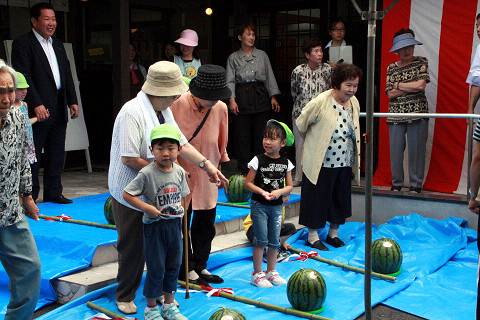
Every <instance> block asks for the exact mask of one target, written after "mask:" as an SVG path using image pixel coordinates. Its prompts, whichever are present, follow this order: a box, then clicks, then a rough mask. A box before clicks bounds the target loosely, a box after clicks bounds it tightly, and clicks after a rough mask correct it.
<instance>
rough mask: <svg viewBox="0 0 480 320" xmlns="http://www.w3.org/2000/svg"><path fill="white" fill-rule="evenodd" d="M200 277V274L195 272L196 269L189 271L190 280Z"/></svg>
mask: <svg viewBox="0 0 480 320" xmlns="http://www.w3.org/2000/svg"><path fill="white" fill-rule="evenodd" d="M198 278H200V277H199V276H198V274H197V273H196V272H195V270H192V271H189V272H188V279H189V280H197V279H198Z"/></svg>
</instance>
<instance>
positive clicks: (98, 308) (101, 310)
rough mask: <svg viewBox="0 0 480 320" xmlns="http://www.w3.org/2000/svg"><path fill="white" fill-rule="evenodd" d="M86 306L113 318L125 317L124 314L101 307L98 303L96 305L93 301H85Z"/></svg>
mask: <svg viewBox="0 0 480 320" xmlns="http://www.w3.org/2000/svg"><path fill="white" fill-rule="evenodd" d="M87 307H89V308H91V309H93V310H97V311H99V312H101V313H104V314H106V315H107V316H109V317H110V318H113V319H126V320H127V318H125V317H124V316H122V315H120V314H118V313H115V312H113V311H110V310H108V309H105V308H103V307H100V306H99V305H96V304H95V303H93V302H90V301H87Z"/></svg>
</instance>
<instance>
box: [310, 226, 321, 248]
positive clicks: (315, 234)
mask: <svg viewBox="0 0 480 320" xmlns="http://www.w3.org/2000/svg"><path fill="white" fill-rule="evenodd" d="M317 240H320V239H319V238H318V232H317V229H310V228H308V242H310V243H312V244H313V243H315V241H317Z"/></svg>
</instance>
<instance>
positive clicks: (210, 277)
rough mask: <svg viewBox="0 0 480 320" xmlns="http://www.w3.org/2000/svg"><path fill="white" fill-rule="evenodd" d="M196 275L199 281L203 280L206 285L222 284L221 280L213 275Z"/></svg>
mask: <svg viewBox="0 0 480 320" xmlns="http://www.w3.org/2000/svg"><path fill="white" fill-rule="evenodd" d="M197 273H198V275H199V276H200V279H203V280H205V281H207V282H208V283H223V279H222V278H220V277H219V276H217V275H215V274H203V273H200V272H197Z"/></svg>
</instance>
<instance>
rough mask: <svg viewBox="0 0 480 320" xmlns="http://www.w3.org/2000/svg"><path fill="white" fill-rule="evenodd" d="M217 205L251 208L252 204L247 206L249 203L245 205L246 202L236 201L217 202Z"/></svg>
mask: <svg viewBox="0 0 480 320" xmlns="http://www.w3.org/2000/svg"><path fill="white" fill-rule="evenodd" d="M217 205H219V206H226V207H234V208H245V209H250V206H247V205H244V204H235V203H230V202H217Z"/></svg>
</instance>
